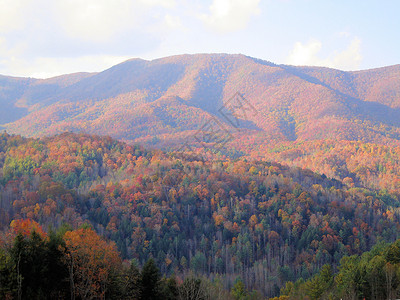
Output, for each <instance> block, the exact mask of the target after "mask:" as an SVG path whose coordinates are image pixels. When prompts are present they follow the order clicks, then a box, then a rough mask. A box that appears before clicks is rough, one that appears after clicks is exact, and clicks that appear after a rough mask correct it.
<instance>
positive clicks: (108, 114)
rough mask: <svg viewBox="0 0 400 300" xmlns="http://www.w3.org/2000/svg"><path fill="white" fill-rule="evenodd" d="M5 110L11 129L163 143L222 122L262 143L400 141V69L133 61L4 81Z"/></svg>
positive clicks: (226, 60) (1, 99)
mask: <svg viewBox="0 0 400 300" xmlns="http://www.w3.org/2000/svg"><path fill="white" fill-rule="evenodd" d="M237 93H239V94H237ZM235 95H236V96H235ZM241 96H243V98H242V97H241ZM235 97H236V98H235ZM238 101H239V102H238ZM0 106H1V110H0V125H1V126H2V127H3V128H5V129H6V130H7V131H8V132H9V133H17V134H21V135H24V136H34V137H40V136H44V135H51V134H54V133H60V132H64V131H78V132H79V131H83V132H88V133H95V134H102V135H110V136H112V137H115V138H118V139H120V140H124V141H128V142H142V143H148V144H152V145H154V146H160V147H164V146H170V145H174V143H175V144H176V143H179V144H181V143H182V141H183V140H187V139H188V136H193V134H195V133H196V131H198V130H202V129H201V128H202V126H204V124H209V122H210V120H214V121H216V122H217V123H218V124H220V125H221V126H223V128H224V129H226V130H227V132H228V133H229V134H231V135H232V136H233V137H234V138H238V139H242V138H243V137H245V138H249V136H252V137H254V139H255V140H258V141H260V142H262V141H266V140H268V141H279V142H282V141H295V142H299V141H308V140H321V139H334V140H350V141H363V142H372V143H384V144H391V145H399V144H400V65H394V66H389V67H383V68H378V69H372V70H365V71H356V72H344V71H340V70H335V69H329V68H321V67H294V66H287V65H276V64H273V63H271V62H268V61H263V60H260V59H256V58H252V57H248V56H244V55H228V54H198V55H179V56H172V57H166V58H161V59H156V60H152V61H146V60H142V59H132V60H128V61H126V62H124V63H121V64H119V65H116V66H114V67H112V68H110V69H108V70H105V71H103V72H100V73H76V74H69V75H63V76H59V77H54V78H50V79H32V78H14V77H7V76H0ZM232 109H233V110H236V111H233V110H232ZM229 114H230V115H229ZM232 118H233V119H232Z"/></svg>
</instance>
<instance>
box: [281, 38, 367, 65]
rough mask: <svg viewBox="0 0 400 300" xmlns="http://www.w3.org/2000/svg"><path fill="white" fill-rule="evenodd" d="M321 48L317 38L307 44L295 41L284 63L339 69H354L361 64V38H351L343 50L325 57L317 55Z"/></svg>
mask: <svg viewBox="0 0 400 300" xmlns="http://www.w3.org/2000/svg"><path fill="white" fill-rule="evenodd" d="M321 49H322V42H321V41H319V40H311V41H309V42H308V43H307V44H303V43H301V42H297V43H295V45H294V47H293V50H292V51H291V52H290V54H289V56H288V57H287V59H286V63H287V64H290V65H302V66H305V65H307V66H324V67H330V68H336V69H341V70H355V69H357V68H359V66H360V64H361V61H362V56H361V40H360V39H359V38H358V37H355V38H353V40H352V41H351V42H350V44H349V45H348V47H347V48H346V49H345V50H343V51H335V52H334V53H333V54H332V55H330V56H329V57H326V58H321V57H320V56H319V53H320V51H321Z"/></svg>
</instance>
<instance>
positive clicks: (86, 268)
mask: <svg viewBox="0 0 400 300" xmlns="http://www.w3.org/2000/svg"><path fill="white" fill-rule="evenodd" d="M64 240H65V257H64V259H65V262H66V263H67V265H68V268H69V281H70V290H71V299H75V297H77V296H78V297H80V298H82V299H93V298H104V297H105V294H106V291H107V288H108V284H109V281H110V274H111V272H112V271H113V269H114V268H118V267H119V266H120V264H121V262H120V258H119V255H118V253H117V250H116V246H115V244H114V243H112V242H107V241H105V240H103V239H101V238H100V236H98V235H97V233H96V232H94V231H93V230H92V229H90V228H81V229H77V230H74V231H67V232H66V233H65V235H64Z"/></svg>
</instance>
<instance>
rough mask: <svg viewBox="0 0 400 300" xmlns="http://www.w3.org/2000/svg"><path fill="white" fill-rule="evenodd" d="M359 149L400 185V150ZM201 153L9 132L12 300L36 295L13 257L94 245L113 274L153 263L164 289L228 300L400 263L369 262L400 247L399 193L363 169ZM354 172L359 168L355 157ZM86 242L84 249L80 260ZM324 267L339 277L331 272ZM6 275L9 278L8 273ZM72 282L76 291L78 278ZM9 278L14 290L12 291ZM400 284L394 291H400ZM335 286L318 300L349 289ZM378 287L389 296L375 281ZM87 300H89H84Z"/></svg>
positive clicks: (0, 151)
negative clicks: (189, 287) (188, 287)
mask: <svg viewBox="0 0 400 300" xmlns="http://www.w3.org/2000/svg"><path fill="white" fill-rule="evenodd" d="M349 147H350V148H351V147H354V148H355V149H356V150H357V152H356V153H365V155H374V156H376V157H382V161H384V162H386V164H385V165H377V164H375V165H374V167H376V168H378V169H379V168H380V169H382V174H388V176H389V175H390V174H395V176H398V173H397V172H398V169H396V168H397V166H398V159H397V156H396V155H398V154H396V152H395V151H393V150H390V149H388V148H385V147H381V148H376V147H375V146H374V145H372V144H366V143H365V144H362V145H361V144H360V145H355V144H349ZM327 149H331V150H329V151H332V148H327ZM203 150H204V149H203ZM199 151H200V150H199ZM199 151H196V150H195V151H188V152H162V151H160V150H147V149H145V148H143V147H140V146H132V145H128V144H124V143H121V142H118V141H116V140H113V139H111V138H110V137H101V136H93V135H85V134H73V133H64V134H60V135H56V136H52V137H46V138H41V139H33V138H22V137H21V136H17V135H9V134H7V133H2V134H1V135H0V168H1V172H0V226H1V232H2V234H1V238H0V246H1V248H2V250H1V252H0V258H1V260H0V263H1V266H0V267H1V276H2V277H1V278H2V279H1V280H2V285H1V293H3V294H2V295H6V294H7V295H10V297H17V296H18V293H21V292H22V293H25V295H27V294H28V293H31V292H32V293H33V291H31V290H29V285H30V284H31V283H29V282H27V279H26V278H28V277H29V278H30V276H25V277H24V275H23V274H22V273H21V274H22V275H21V274H20V273H18V272H22V271H21V270H22V269H21V268H22V265H20V266H19V267H18V264H19V263H21V261H19V260H18V259H19V256H18V255H17V254H16V253H22V254H21V255H26V253H28V252H29V251H40V252H41V253H42V254H43V255H48V254H46V253H47V251H61V250H60V249H64V250H62V251H63V252H62V253H59V254H57V255H60V260H59V261H57V262H53V263H57V264H59V263H61V264H67V263H66V260H65V257H67V258H68V257H71V253H73V251H75V250H76V251H83V253H86V252H85V251H97V250H96V249H97V247H91V246H88V247H84V245H85V243H88V244H89V245H90V243H94V244H96V245H104V247H102V249H104V251H105V252H104V251H103V252H102V254H101V255H103V256H102V257H103V258H104V259H105V260H106V261H107V262H113V263H112V266H111V267H113V268H114V267H115V266H118V267H116V268H117V269H118V272H117V271H115V272H116V273H118V274H116V275H115V276H117V275H118V276H123V275H121V274H125V273H126V272H129V270H130V268H131V266H135V271H132V272H134V273H135V274H139V275H137V276H139V277H140V276H142V275H143V270H145V269H146V268H145V267H146V266H147V265H148V264H152V265H154V264H155V265H154V266H153V267H154V268H158V269H159V271H160V274H162V276H164V277H165V278H164V279H162V280H161V279H159V280H160V282H161V283H162V285H163V286H164V287H165V285H168V284H167V283H168V282H169V283H170V284H172V283H171V282H172V281H173V280H175V281H176V282H177V283H175V285H174V286H175V287H176V289H177V290H176V291H175V292H177V293H179V291H181V290H179V289H180V288H182V285H183V284H184V282H185V280H189V282H191V283H196V282H197V283H196V284H197V285H201V284H208V285H209V286H213V289H211V288H208V290H219V289H220V291H221V293H226V295H225V296H224V297H226V298H228V299H229V297H233V298H234V299H246V298H244V297H255V299H257V297H275V296H279V295H280V294H281V295H282V296H281V297H283V296H285V295H286V296H287V297H292V296H293V291H292V290H291V289H290V285H291V284H293V285H295V286H303V285H306V286H308V285H310V284H309V283H307V282H309V281H311V282H313V280H314V281H318V280H320V281H321V280H322V281H323V280H325V279H318V278H322V277H323V278H325V277H326V274H325V275H324V273H323V272H325V273H329V274H331V275H329V276H334V275H333V274H336V273H338V272H339V273H338V274H339V275H337V276H339V277H337V276H336V277H335V282H337V280H338V279H337V278H340V276H341V275H340V274H341V273H340V272H342V270H344V268H345V267H344V264H345V263H346V261H345V260H346V257H348V256H350V258H347V259H348V260H351V261H352V262H354V264H356V263H357V264H358V263H359V264H362V261H364V260H365V258H363V257H364V256H365V257H366V256H368V255H378V254H379V253H380V254H379V255H380V256H382V257H384V258H385V259H386V261H385V262H390V263H391V264H393V265H394V264H395V261H394V260H390V259H389V258H386V256H385V255H386V254H385V253H386V252H385V251H386V250H385V248H384V246H381V248H375V250H372V251H375V252H371V253H369V254H368V253H367V254H363V253H364V252H366V251H370V250H371V249H372V247H373V246H374V245H376V244H378V245H384V244H382V243H384V242H386V243H393V242H395V241H396V240H397V238H399V237H400V234H399V232H400V231H399V229H400V223H399V218H400V214H399V213H400V209H399V192H398V185H397V184H398V183H394V185H393V187H392V188H387V189H379V188H377V187H380V185H381V184H382V182H384V181H385V180H384V178H383V177H381V175H376V176H373V174H372V173H371V172H370V173H368V170H366V171H365V174H371V176H370V177H368V176H366V177H361V176H360V174H364V173H363V172H364V171H362V170H358V171H354V172H350V173H349V174H344V175H346V176H342V178H341V177H340V176H336V175H337V174H332V177H336V179H335V178H328V177H326V176H325V175H324V174H323V172H321V173H314V172H312V171H310V170H308V169H302V168H299V167H288V166H284V165H281V164H278V163H273V162H270V161H265V160H262V159H260V160H256V159H249V158H247V159H245V158H237V159H233V158H231V157H229V156H225V155H223V154H221V152H218V153H213V152H212V151H206V152H203V153H200V152H199ZM303 151H307V149H306V148H305V149H303ZM370 153H371V154H370ZM397 153H398V152H397ZM360 157H361V156H360ZM351 158H352V159H353V158H354V155H353V156H351ZM344 159H345V158H344ZM378 161H380V160H379V159H378ZM390 162H392V164H390ZM346 163H347V166H351V163H354V164H355V162H352V160H351V159H350V157H349V159H346ZM362 163H363V162H362V161H361V160H360V163H359V165H362ZM369 163H373V162H369ZM302 167H304V166H302ZM321 167H323V165H321ZM354 168H356V167H354ZM328 175H330V174H329V173H328ZM382 176H383V175H382ZM371 178H372V179H374V178H377V180H378V179H379V180H380V181H376V182H373V181H371V180H370V179H371ZM388 178H391V177H388ZM32 227H33V229H32ZM90 228H92V229H93V230H92V229H90ZM87 235H89V236H87ZM80 239H82V241H81V240H80ZM85 239H87V240H85ZM83 241H85V242H83ZM74 243H75V244H74ZM76 243H77V244H79V245H81V246H82V249H76V248H74V247H75V246H74V245H76ZM32 245H33V246H32ZM55 245H57V246H55ZM395 245H397V244H395ZM32 247H34V248H35V247H39V248H40V249H33V248H32ZM52 247H53V248H52ZM385 247H386V246H385ZM78 248H79V247H78ZM87 248H88V249H87ZM18 249H19V250H18ZM32 249H33V250H32ZM377 249H378V250H377ZM106 250H107V251H106ZM16 251H17V252H16ZM18 251H19V252H18ZM21 251H22V252H21ZM24 251H25V252H24ZM26 251H28V252H26ZM379 251H380V252H379ZM24 253H25V254H24ZM377 253H378V254H377ZM16 255H17V256H16ZM65 255H66V256H65ZM68 255H69V256H68ZM107 255H110V256H109V258H105V257H107ZM360 255H363V256H361V258H357V257H359V256H360ZM21 257H22V256H21ZM54 257H56V258H57V256H54ZM99 259H101V258H99ZM357 259H359V261H357ZM388 259H389V260H388ZM394 259H396V258H394ZM353 260H354V261H353ZM114 262H115V263H114ZM96 263H97V262H93V264H96ZM326 264H328V265H329V266H330V269H329V270H328V269H327V267H323V266H324V265H326ZM10 265H11V266H14V267H10ZM100 265H101V267H102V268H103V267H104V268H107V266H106V265H102V263H101V262H100ZM67 266H68V264H67ZM363 267H365V268H367V267H368V266H366V265H363ZM47 268H51V266H50V265H49V266H48V267H47ZM132 268H133V267H132ZM360 268H361V267H360ZM140 270H142V271H140ZM385 270H386V269H385ZM393 270H395V269H393ZM64 271H66V272H68V268H67V269H65V268H64ZM381 271H382V270H381ZM7 272H11V273H10V275H9V276H6V275H4V274H7ZM15 272H16V273H15ZM35 272H36V271H35ZM91 272H93V271H91ZM115 272H114V271H113V270H111V269H107V271H105V273H104V276H105V277H104V278H106V279H104V278H103V279H104V280H109V279H110V278H112V276H114V275H113V274H114V273H115ZM124 272H125V273H124ZM321 272H322V275H321ZM360 272H361V271H360ZM382 272H383V271H382ZM393 272H395V271H393ZM100 273H101V272H100ZM100 273H99V276H100ZM101 274H103V273H101ZM140 274H141V275H140ZM382 274H386V273H382ZM393 274H394V273H393ZM61 275H62V274H61ZM61 275H60V276H61ZM4 276H5V277H4ZM62 276H66V277H65V278H67V279H68V278H69V277H68V276H71V274H69V275H68V274H67V275H66V274H64V275H62ZM74 276H75V275H74ZM77 276H81V275H77ZM110 276H111V277H110ZM118 276H117V277H118ZM135 276H136V275H135ZM160 276H161V275H160ZM324 276H325V277H324ZM343 276H344V275H343ZM349 276H350V275H349ZM357 276H358V275H357ZM382 276H383V275H382ZM393 276H394V275H393ZM139 277H137V278H139ZM4 278H9V280H10V282H8V283H7V282H6V283H4V282H3V281H4ZM24 278H25V279H24ZM73 278H75V277H73ZM124 278H125V277H124ZM160 278H161V277H160ZM332 278H333V277H332ZM393 278H395V277H393ZM50 279H51V278H50ZM75 279H76V280H78V279H79V278H75ZM103 279H101V280H103ZM24 280H25V281H24ZM79 280H83V279H82V278H80V279H79ZM79 280H78V281H79ZM96 280H97V279H96ZM99 280H100V279H99ZM101 280H100V282H97V283H93V284H95V285H97V287H98V290H97V291H98V292H99V293H102V294H101V295H105V294H106V293H107V291H108V292H111V291H109V290H107V289H106V286H107V287H110V288H111V287H112V286H115V287H117V286H118V284H112V283H110V282H107V284H105V283H104V282H103V281H101ZM110 280H111V279H110ZM196 280H197V281H196ZM298 280H300V281H298ZM301 280H304V282H301ZM329 280H330V279H329ZM332 280H333V279H332ZM72 281H73V280H72ZM347 281H348V280H346V282H347ZM62 282H64V281H62ZM290 282H292V283H290ZM394 282H395V279H393V291H394V290H396V288H397V286H395V283H394ZM64 283H65V284H66V285H68V287H67V286H66V287H65V290H64V291H65V292H66V293H71V292H70V291H71V287H70V283H71V278H70V279H69V280H66V281H65V282H64ZM161 283H160V284H161ZM328 283H329V284H328V285H327V286H325V285H324V288H323V292H322V293H321V295H323V294H325V293H326V294H328V293H331V292H332V291H333V289H334V288H338V289H340V288H342V287H341V286H340V285H337V286H336V285H335V286H334V285H333V284H332V285H331V283H330V281H329V282H328ZM15 284H16V285H15ZM41 284H44V283H41ZM138 284H139V283H138ZM354 284H355V286H357V288H354V291H353V290H351V291H353V292H354V293H356V294H357V295H366V294H367V293H368V292H366V291H368V290H362V291H361V292H360V290H358V289H361V287H360V286H359V284H358V283H354ZM46 285H47V284H44V286H46ZM368 286H369V287H365V288H373V289H378V286H376V285H373V284H372V283H369V285H368ZM75 288H76V289H78V288H77V287H75ZM379 288H381V286H380V287H379ZM76 289H72V290H76ZM141 289H143V287H140V285H138V287H137V289H136V290H135V289H133V290H135V291H136V292H140V293H141V292H143V290H141ZM172 289H174V288H172ZM281 289H282V291H283V292H282V293H281ZM307 289H308V288H301V289H300V290H307ZM238 290H240V291H242V292H243V294H240V293H242V292H238ZM295 290H299V289H297V288H296V289H295ZM76 291H77V290H76ZM222 291H223V292H222ZM248 291H251V292H248ZM346 291H349V292H350V290H349V289H346ZM386 291H387V292H386V293H394V292H393V291H392V290H389V289H386ZM36 292H37V293H39V290H37V291H34V293H36ZM42 292H43V293H45V294H47V295H52V294H51V292H48V291H45V290H43V291H42ZM119 292H121V290H120V291H119ZM76 293H77V292H76ZM79 293H80V292H79ZM232 293H233V294H235V293H239V294H240V295H242V296H243V298H237V297H236V296H234V295H233V294H232ZM334 294H335V293H334ZM99 295H100V294H99ZM221 295H222V294H221ZM291 295H292V296H291ZM304 295H308V294H307V293H304ZM310 295H311V294H310ZM352 295H353V294H352ZM390 295H392V294H390ZM242 296H238V297H242ZM35 297H36V296H35ZM37 297H39V296H37ZM79 297H80V298H82V299H86V298H85V297H84V296H82V294H79V295H78V294H77V298H79ZM132 297H133V298H135V297H134V296H132ZM204 297H206V296H204ZM207 297H208V296H207ZM210 297H211V296H210ZM213 297H214V298H212V297H211V299H217V297H216V296H215V295H214V296H213ZM221 297H222V296H221ZM293 297H294V299H296V296H293ZM308 297H310V299H318V297H319V296H318V297H317V298H315V297H314V296H308ZM313 297H314V298H313ZM346 297H347V296H346ZM346 297H344V298H346ZM348 297H350V296H348ZM357 297H358V296H357ZM360 297H361V296H360ZM226 298H221V299H226ZM165 299H166V298H165ZM193 299H196V298H193ZM199 299H200V298H199ZM349 299H350V298H349ZM373 299H375V298H373Z"/></svg>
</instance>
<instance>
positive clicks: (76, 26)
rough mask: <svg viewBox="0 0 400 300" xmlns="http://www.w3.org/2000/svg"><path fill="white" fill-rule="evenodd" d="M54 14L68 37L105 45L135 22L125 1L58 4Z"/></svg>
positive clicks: (65, 2)
mask: <svg viewBox="0 0 400 300" xmlns="http://www.w3.org/2000/svg"><path fill="white" fill-rule="evenodd" d="M56 13H57V14H58V16H59V18H58V19H59V22H60V24H61V26H62V28H63V29H64V30H65V32H66V33H67V34H68V35H69V36H70V37H72V38H78V39H83V40H85V41H94V42H102V41H107V40H108V39H109V38H110V37H112V35H113V34H116V32H118V31H119V30H121V29H122V28H127V27H130V26H132V24H134V23H135V21H136V18H137V17H136V14H135V10H134V6H133V2H132V1H127V0H113V1H109V0H85V1H81V0H69V1H59V2H57V6H56Z"/></svg>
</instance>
